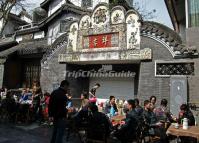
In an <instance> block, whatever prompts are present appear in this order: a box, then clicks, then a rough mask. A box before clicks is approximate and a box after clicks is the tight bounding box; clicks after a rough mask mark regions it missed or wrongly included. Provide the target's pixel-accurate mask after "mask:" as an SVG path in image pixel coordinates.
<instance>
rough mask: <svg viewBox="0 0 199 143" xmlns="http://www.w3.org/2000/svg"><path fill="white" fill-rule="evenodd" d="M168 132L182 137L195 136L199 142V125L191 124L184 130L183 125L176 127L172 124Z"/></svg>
mask: <svg viewBox="0 0 199 143" xmlns="http://www.w3.org/2000/svg"><path fill="white" fill-rule="evenodd" d="M167 134H168V135H169V134H170V135H174V136H177V137H180V136H185V137H194V138H196V139H197V142H198V143H199V127H198V126H189V128H188V130H184V129H182V126H180V127H179V128H178V129H176V128H175V127H174V126H173V125H171V126H170V127H169V128H168V130H167Z"/></svg>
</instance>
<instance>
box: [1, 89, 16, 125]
mask: <svg viewBox="0 0 199 143" xmlns="http://www.w3.org/2000/svg"><path fill="white" fill-rule="evenodd" d="M1 108H2V109H3V111H5V113H4V114H5V115H6V114H7V118H8V120H10V121H12V122H14V121H15V116H16V102H15V99H14V98H13V96H12V93H11V92H7V93H6V98H5V99H3V100H2V102H1Z"/></svg>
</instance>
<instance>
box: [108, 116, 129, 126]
mask: <svg viewBox="0 0 199 143" xmlns="http://www.w3.org/2000/svg"><path fill="white" fill-rule="evenodd" d="M125 118H126V116H125V115H117V116H113V117H111V122H112V124H113V126H115V125H118V124H119V123H120V121H122V120H124V119H125Z"/></svg>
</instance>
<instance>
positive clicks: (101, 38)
mask: <svg viewBox="0 0 199 143" xmlns="http://www.w3.org/2000/svg"><path fill="white" fill-rule="evenodd" d="M111 37H112V34H101V35H92V36H89V48H106V47H112V44H111Z"/></svg>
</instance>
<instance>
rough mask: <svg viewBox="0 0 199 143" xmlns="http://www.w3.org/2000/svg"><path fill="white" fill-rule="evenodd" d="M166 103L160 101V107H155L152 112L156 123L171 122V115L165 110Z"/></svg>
mask: <svg viewBox="0 0 199 143" xmlns="http://www.w3.org/2000/svg"><path fill="white" fill-rule="evenodd" d="M167 103H168V101H167V100H166V99H162V100H161V103H160V106H159V107H156V108H155V109H154V110H153V112H154V113H155V115H156V117H157V120H158V121H163V122H170V123H171V122H173V118H172V116H171V113H170V112H169V110H168V109H167Z"/></svg>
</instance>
